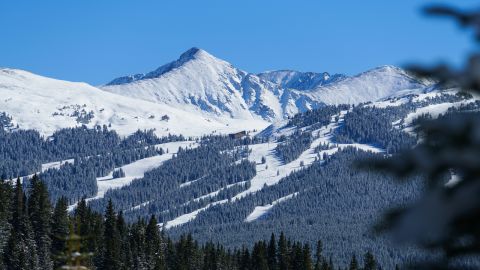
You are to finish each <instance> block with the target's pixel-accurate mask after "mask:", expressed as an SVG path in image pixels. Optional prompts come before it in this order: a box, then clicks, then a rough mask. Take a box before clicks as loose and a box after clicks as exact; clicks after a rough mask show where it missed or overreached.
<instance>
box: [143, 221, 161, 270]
mask: <svg viewBox="0 0 480 270" xmlns="http://www.w3.org/2000/svg"><path fill="white" fill-rule="evenodd" d="M145 240H146V247H145V254H146V257H147V263H148V265H149V266H151V268H150V269H152V270H160V269H164V267H165V261H164V258H163V254H162V252H161V243H162V241H161V238H160V231H159V228H158V222H157V219H156V218H155V216H154V215H152V216H151V217H150V220H149V222H148V225H147V228H146V231H145Z"/></svg>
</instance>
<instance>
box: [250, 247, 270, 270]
mask: <svg viewBox="0 0 480 270" xmlns="http://www.w3.org/2000/svg"><path fill="white" fill-rule="evenodd" d="M252 267H253V269H258V270H268V260H267V247H266V244H265V242H263V241H260V242H257V243H256V244H255V246H254V247H253V251H252Z"/></svg>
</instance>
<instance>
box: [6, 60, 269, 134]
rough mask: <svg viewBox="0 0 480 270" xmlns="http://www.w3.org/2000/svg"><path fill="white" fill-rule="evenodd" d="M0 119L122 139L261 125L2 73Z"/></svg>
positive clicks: (37, 127)
mask: <svg viewBox="0 0 480 270" xmlns="http://www.w3.org/2000/svg"><path fill="white" fill-rule="evenodd" d="M0 96H1V100H0V114H1V113H6V114H7V115H8V116H9V117H11V118H12V120H11V121H12V123H13V126H14V127H16V126H17V125H18V126H19V128H21V129H35V130H38V131H39V132H40V133H41V134H42V135H45V136H49V135H51V134H52V133H53V132H55V131H56V130H59V129H62V128H67V127H75V126H80V125H86V126H88V127H93V126H95V125H107V126H111V128H112V129H115V130H116V131H117V132H118V133H119V134H121V135H128V134H131V133H133V132H135V131H136V130H137V129H142V130H143V129H156V133H157V134H159V135H166V134H169V133H172V134H184V135H186V136H199V135H202V134H208V133H211V132H215V131H218V132H231V131H238V130H244V129H245V128H246V127H249V128H252V129H254V128H257V129H259V128H262V127H264V126H266V125H267V123H266V122H265V121H253V120H252V119H250V121H248V123H247V121H245V120H242V119H238V120H235V119H231V118H215V117H209V118H206V117H204V116H203V115H198V114H193V113H189V112H186V111H183V110H180V109H177V108H173V107H172V106H169V105H165V104H158V103H152V102H148V101H144V100H140V99H133V98H130V97H126V96H121V95H116V94H113V93H109V92H106V91H102V90H100V89H98V88H96V87H93V86H91V85H88V84H86V83H74V82H67V81H61V80H55V79H50V78H46V77H42V76H38V75H35V74H32V73H29V72H26V71H22V70H15V69H0Z"/></svg>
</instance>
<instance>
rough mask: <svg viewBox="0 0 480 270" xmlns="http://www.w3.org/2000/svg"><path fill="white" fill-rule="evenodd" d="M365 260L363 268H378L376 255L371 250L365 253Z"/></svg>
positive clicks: (374, 269) (368, 269)
mask: <svg viewBox="0 0 480 270" xmlns="http://www.w3.org/2000/svg"><path fill="white" fill-rule="evenodd" d="M363 260H364V266H363V270H376V269H377V261H376V260H375V257H374V256H373V254H372V253H371V252H370V251H368V252H367V253H365V257H364V259H363Z"/></svg>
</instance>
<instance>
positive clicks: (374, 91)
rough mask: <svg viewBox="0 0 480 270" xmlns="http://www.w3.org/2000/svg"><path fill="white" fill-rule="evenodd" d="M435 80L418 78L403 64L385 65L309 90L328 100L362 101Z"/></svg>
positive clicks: (419, 87)
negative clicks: (406, 69) (408, 71)
mask: <svg viewBox="0 0 480 270" xmlns="http://www.w3.org/2000/svg"><path fill="white" fill-rule="evenodd" d="M431 84H432V82H429V81H420V80H418V79H416V78H415V77H413V76H411V75H410V74H408V73H407V72H406V71H404V70H402V69H401V68H398V67H394V66H382V67H378V68H375V69H372V70H369V71H366V72H363V73H360V74H358V75H356V76H353V77H348V78H344V79H343V80H339V81H337V82H335V83H331V84H327V85H322V86H320V87H317V88H315V89H313V90H311V91H308V92H307V93H305V94H306V95H307V96H308V97H310V98H311V99H313V100H322V101H323V102H325V103H326V104H358V103H362V102H368V101H376V100H379V99H382V98H385V97H389V96H391V95H394V94H396V93H397V92H400V91H405V90H410V92H411V91H414V92H421V91H422V90H423V89H425V88H427V87H428V86H430V85H431Z"/></svg>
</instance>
